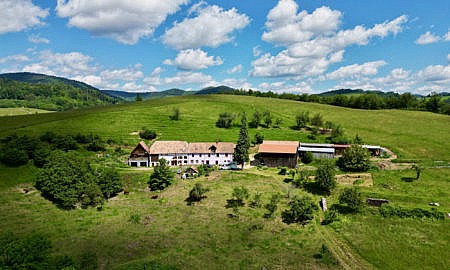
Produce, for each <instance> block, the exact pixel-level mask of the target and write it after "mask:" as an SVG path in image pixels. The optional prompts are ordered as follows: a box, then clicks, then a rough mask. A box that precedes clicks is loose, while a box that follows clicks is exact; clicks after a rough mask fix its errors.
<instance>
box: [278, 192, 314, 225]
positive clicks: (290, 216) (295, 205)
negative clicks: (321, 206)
mask: <svg viewBox="0 0 450 270" xmlns="http://www.w3.org/2000/svg"><path fill="white" fill-rule="evenodd" d="M289 206H290V208H289V209H286V210H285V211H283V212H282V213H281V218H282V220H283V222H284V223H287V224H291V223H299V224H302V225H303V226H304V225H306V224H307V223H308V222H309V221H310V220H312V219H313V217H314V211H316V210H317V209H318V207H317V205H316V204H315V203H314V202H313V200H312V199H311V197H308V196H304V197H301V198H299V197H297V196H295V197H294V198H293V200H292V201H290V202H289Z"/></svg>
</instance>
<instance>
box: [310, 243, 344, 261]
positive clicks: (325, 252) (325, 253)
mask: <svg viewBox="0 0 450 270" xmlns="http://www.w3.org/2000/svg"><path fill="white" fill-rule="evenodd" d="M314 258H316V259H318V260H320V262H321V263H323V264H327V265H337V264H338V261H337V260H336V258H335V257H334V256H333V254H332V253H331V251H330V250H329V249H328V247H327V246H326V245H325V244H322V246H321V247H320V250H319V253H316V254H314Z"/></svg>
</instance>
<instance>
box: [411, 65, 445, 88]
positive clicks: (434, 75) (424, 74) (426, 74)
mask: <svg viewBox="0 0 450 270" xmlns="http://www.w3.org/2000/svg"><path fill="white" fill-rule="evenodd" d="M417 77H418V78H419V79H420V80H422V81H425V82H431V83H433V84H450V65H447V66H442V65H435V66H427V67H426V68H424V69H423V70H421V71H419V72H418V73H417Z"/></svg>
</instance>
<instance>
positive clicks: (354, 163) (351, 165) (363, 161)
mask: <svg viewBox="0 0 450 270" xmlns="http://www.w3.org/2000/svg"><path fill="white" fill-rule="evenodd" d="M369 159H370V154H369V151H367V149H365V148H363V147H361V146H360V145H352V146H351V147H349V148H347V149H345V150H344V153H343V154H342V156H341V157H340V158H339V159H338V161H337V163H336V164H337V165H338V166H339V168H341V169H342V170H343V171H349V172H365V171H367V170H369V169H370V160H369Z"/></svg>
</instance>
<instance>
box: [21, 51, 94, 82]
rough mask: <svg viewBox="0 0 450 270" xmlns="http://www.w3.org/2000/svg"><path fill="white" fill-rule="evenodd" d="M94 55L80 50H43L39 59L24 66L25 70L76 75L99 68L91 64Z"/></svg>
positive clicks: (66, 75)
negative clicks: (91, 55)
mask: <svg viewBox="0 0 450 270" xmlns="http://www.w3.org/2000/svg"><path fill="white" fill-rule="evenodd" d="M92 60H93V58H92V57H90V56H88V55H85V54H82V53H80V52H70V53H53V52H51V51H42V52H40V53H39V61H38V62H35V63H32V64H30V65H27V66H25V67H24V71H28V72H36V73H44V74H49V75H58V76H64V77H74V76H78V75H87V74H89V73H94V72H96V71H97V70H98V68H97V67H96V66H93V65H91V61H92Z"/></svg>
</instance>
